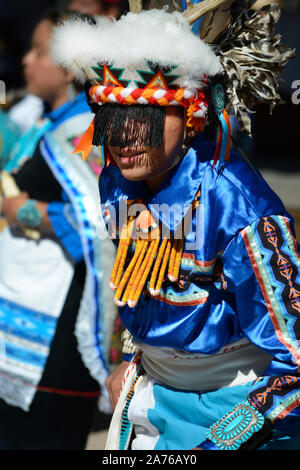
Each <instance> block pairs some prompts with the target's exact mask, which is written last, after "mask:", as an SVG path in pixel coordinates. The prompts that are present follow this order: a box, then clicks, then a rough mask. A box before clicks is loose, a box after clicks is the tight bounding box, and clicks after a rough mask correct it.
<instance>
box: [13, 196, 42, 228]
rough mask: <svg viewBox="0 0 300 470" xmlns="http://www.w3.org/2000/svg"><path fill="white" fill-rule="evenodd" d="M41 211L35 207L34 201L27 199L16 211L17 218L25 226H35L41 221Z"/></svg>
mask: <svg viewBox="0 0 300 470" xmlns="http://www.w3.org/2000/svg"><path fill="white" fill-rule="evenodd" d="M42 218H43V216H42V214H41V211H40V210H39V209H38V208H37V205H36V201H34V200H33V199H28V200H27V201H26V202H25V204H24V205H23V206H21V207H19V209H18V211H17V220H18V222H20V223H21V224H23V225H25V226H26V227H30V228H36V227H38V226H39V225H40V224H41V222H42Z"/></svg>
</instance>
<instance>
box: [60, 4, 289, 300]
mask: <svg viewBox="0 0 300 470" xmlns="http://www.w3.org/2000/svg"><path fill="white" fill-rule="evenodd" d="M157 1H159V0H157ZM164 1H168V0H164ZM170 1H171V0H170ZM172 1H173V2H174V0H172ZM129 3H130V6H131V12H130V13H128V14H127V15H126V16H124V17H122V18H121V19H120V20H119V21H117V22H113V23H112V22H110V21H109V20H106V19H99V20H98V22H97V23H95V24H92V23H89V22H88V21H78V20H76V21H73V22H72V21H71V22H67V23H65V24H64V25H62V26H59V27H58V28H57V29H56V31H55V35H54V40H53V44H52V54H53V57H54V59H55V61H56V62H57V63H58V64H60V65H62V66H64V67H66V68H67V69H68V70H70V71H71V72H73V73H74V74H75V75H76V77H77V79H78V80H80V81H81V82H83V83H86V85H87V95H88V100H89V103H90V106H91V108H92V110H93V111H94V113H95V115H96V116H95V119H94V121H93V123H92V124H91V126H90V128H89V129H88V131H87V132H86V134H85V135H84V136H83V138H82V140H81V142H80V144H79V147H78V148H77V149H75V152H82V153H83V155H84V154H87V153H88V151H89V149H90V148H91V146H92V143H94V144H96V145H99V144H101V146H102V147H106V145H105V144H107V143H108V144H110V145H112V146H114V145H115V146H120V142H121V143H122V144H123V146H125V145H127V144H128V142H136V141H137V140H138V137H139V136H138V135H136V134H135V132H136V128H139V126H138V125H135V123H139V124H140V123H143V125H144V128H145V125H146V126H148V132H145V134H144V135H143V138H144V141H143V144H144V145H150V146H153V147H155V146H160V145H161V140H162V135H163V129H164V125H163V123H164V119H163V117H164V115H163V109H165V107H166V106H177V107H179V109H180V107H181V109H182V108H184V109H185V110H186V125H187V127H190V128H191V129H193V130H194V131H195V132H199V131H201V130H202V129H203V128H204V126H205V124H206V123H207V122H210V121H212V120H213V121H215V122H217V123H218V124H219V139H218V145H217V150H216V153H215V159H214V164H216V162H217V161H219V162H220V163H222V162H223V160H224V159H225V160H226V159H228V158H229V152H230V121H229V117H228V113H231V112H234V113H235V114H236V116H237V119H238V122H239V124H240V127H241V129H242V130H245V131H247V132H248V133H250V131H251V129H250V118H249V113H251V112H252V110H253V109H254V107H255V105H256V104H257V103H258V102H261V101H265V102H268V103H269V104H270V108H271V109H272V108H273V107H274V105H275V104H276V103H277V102H278V101H279V100H280V97H279V95H278V91H277V89H278V85H279V80H280V73H281V72H282V70H283V67H284V65H285V64H286V62H287V60H288V59H289V58H290V57H292V56H293V52H292V51H291V50H288V49H286V48H284V46H283V45H282V44H281V38H280V36H278V35H275V34H274V24H275V23H276V21H277V20H278V17H279V10H278V7H277V6H276V5H265V6H263V8H261V9H255V8H256V7H258V4H257V2H254V0H204V1H202V2H201V3H200V4H194V5H192V4H189V6H188V8H187V10H185V11H184V12H183V13H182V12H179V11H174V12H172V13H167V12H166V11H165V9H163V10H158V9H154V10H150V11H143V12H141V11H140V10H141V0H129ZM260 3H263V4H265V3H268V1H266V0H260ZM204 15H205V16H204ZM201 16H204V20H203V21H202V23H201V28H200V31H199V35H195V34H194V33H193V32H192V29H191V26H190V25H191V24H192V23H193V22H195V21H196V20H198V19H199V18H200V17H201ZM194 29H195V28H194ZM126 123H127V124H126ZM128 123H129V124H128ZM132 123H134V124H132ZM126 125H127V127H126ZM124 136H125V137H124ZM130 139H131V140H130ZM145 139H146V140H145ZM146 142H147V143H146ZM121 146H122V145H121ZM199 199H200V193H199V192H198V193H197V195H196V198H195V200H194V202H193V204H192V210H196V209H197V207H198V205H199ZM133 202H134V201H127V204H128V206H130V204H131V203H133ZM107 217H108V219H109V214H108V215H107ZM134 231H136V233H137V242H136V247H135V250H134V254H133V256H132V259H131V261H130V263H129V264H128V265H127V267H126V266H125V264H126V259H127V256H128V252H129V246H130V244H131V243H132V234H133V233H134ZM183 246H184V240H183V239H177V238H176V237H175V234H171V236H170V238H167V237H165V236H163V233H162V227H161V224H160V223H159V221H157V220H154V218H153V217H152V215H151V213H150V211H149V210H148V209H146V210H143V211H142V212H141V213H140V214H139V215H138V217H137V218H134V217H131V218H129V219H128V220H126V221H125V223H124V225H123V227H122V230H121V231H120V243H119V246H118V252H117V257H116V261H115V264H114V267H113V271H112V275H111V280H110V285H111V287H112V288H113V289H114V290H115V295H114V300H115V303H116V304H117V305H119V306H124V305H125V304H126V303H127V304H128V305H129V307H135V305H136V304H137V302H138V300H139V297H140V295H141V293H142V291H143V289H144V286H145V284H146V282H147V280H148V279H149V278H150V279H149V285H148V290H149V293H150V295H151V296H158V295H160V292H161V289H162V285H163V282H164V279H165V274H166V272H167V273H168V279H169V281H170V282H176V281H177V280H178V276H179V272H180V266H181V262H182V253H183ZM150 272H151V273H152V274H151V276H150Z"/></svg>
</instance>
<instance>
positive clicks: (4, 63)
mask: <svg viewBox="0 0 300 470" xmlns="http://www.w3.org/2000/svg"><path fill="white" fill-rule="evenodd" d="M116 3H118V4H119V7H120V6H121V8H124V9H125V10H126V5H127V8H128V3H127V0H126V1H125V0H124V2H123V0H115V1H112V0H110V1H109V0H105V1H104V0H103V1H102V0H69V1H67V0H26V2H25V1H24V0H10V1H8V0H0V80H2V81H3V82H4V83H5V87H6V101H5V103H4V102H3V104H2V105H1V107H2V109H3V110H5V111H7V112H10V111H11V110H12V108H13V107H14V106H15V105H17V104H18V103H19V102H21V101H22V99H23V98H24V97H25V96H26V92H25V83H24V78H23V72H22V57H23V56H24V54H25V53H26V51H27V50H28V49H29V48H30V41H31V35H32V31H33V29H34V27H35V25H36V24H37V22H38V20H39V19H40V18H41V17H42V16H43V14H44V13H45V12H46V11H47V10H49V9H52V8H59V9H66V8H69V9H70V8H72V9H74V10H76V9H80V10H81V11H83V12H86V13H90V10H89V9H90V8H93V11H95V9H96V10H98V13H99V14H101V12H103V11H104V10H105V9H107V8H108V7H109V8H113V7H114V6H115V4H116ZM153 3H154V2H153ZM278 3H280V6H281V8H282V15H281V18H280V20H279V23H278V24H277V32H278V33H281V34H282V36H283V39H284V42H285V44H286V46H288V47H290V48H292V49H296V51H297V50H300V34H299V28H300V0H281V1H279V2H278ZM283 79H284V80H283V82H282V85H281V90H280V93H281V96H282V99H283V103H282V105H280V106H278V107H277V108H276V109H275V110H274V111H273V114H272V115H271V116H270V115H269V111H268V109H267V108H266V107H264V106H262V107H260V108H258V109H257V112H256V113H255V114H254V115H253V138H252V139H250V138H248V137H247V136H244V135H239V137H238V144H239V146H240V147H241V149H242V151H243V152H244V153H245V154H246V156H247V157H248V158H249V160H251V161H252V162H253V163H254V164H255V165H256V166H257V167H258V168H259V169H260V170H261V172H262V173H263V175H264V177H265V178H266V180H267V181H268V183H269V184H270V186H271V187H272V188H273V189H274V190H275V192H277V194H278V195H279V196H280V197H281V199H282V200H283V202H284V204H285V205H286V207H287V208H288V210H289V211H290V213H291V214H292V215H293V217H294V220H295V226H296V233H297V238H298V241H299V240H300V152H299V125H300V55H299V56H296V58H295V59H294V60H291V61H290V62H289V63H288V65H287V67H286V69H285V71H284V75H283ZM0 94H1V93H0ZM0 101H1V100H0ZM2 101H3V100H2ZM34 106H36V107H37V109H36V113H38V112H39V110H38V106H39V104H38V103H32V107H34ZM12 117H13V116H12ZM23 119H24V124H25V123H26V122H25V121H26V120H27V118H26V115H25V117H24V118H23ZM20 125H22V123H21V124H20ZM107 424H108V423H104V428H105V427H106V425H107ZM105 435H106V431H105V429H104V430H101V429H99V427H97V424H95V429H94V430H93V432H92V433H91V436H90V439H89V441H88V444H87V449H93V448H97V449H99V448H103V447H102V446H103V445H104V439H105Z"/></svg>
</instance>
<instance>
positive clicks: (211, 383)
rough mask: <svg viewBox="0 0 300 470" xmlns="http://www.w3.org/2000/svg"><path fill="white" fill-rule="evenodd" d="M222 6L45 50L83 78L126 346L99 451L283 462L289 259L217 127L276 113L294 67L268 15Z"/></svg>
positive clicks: (292, 425) (68, 34) (257, 188)
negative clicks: (207, 453) (223, 453)
mask: <svg viewBox="0 0 300 470" xmlns="http://www.w3.org/2000/svg"><path fill="white" fill-rule="evenodd" d="M225 1H226V0H224V1H223V2H222V1H220V2H218V3H219V10H217V11H216V2H215V1H211V2H210V1H208V2H205V6H203V8H202V7H200V6H199V7H196V8H195V7H193V8H191V7H189V8H188V10H187V12H185V15H184V16H185V17H182V16H181V15H180V13H178V12H175V13H168V12H166V11H165V10H152V11H147V12H140V13H138V14H134V13H131V14H128V15H126V16H123V17H122V18H121V19H120V21H117V22H112V23H108V24H107V25H105V27H104V26H103V25H101V26H99V27H98V28H91V27H90V25H84V24H82V22H78V23H74V22H73V23H72V24H67V25H64V26H61V27H58V28H56V31H55V34H54V38H53V44H52V46H51V49H52V53H53V57H54V60H55V62H56V63H57V64H60V65H62V66H65V67H66V70H70V71H72V72H74V73H76V74H78V77H80V78H81V79H82V80H84V77H85V82H86V88H87V90H88V93H87V98H88V102H89V104H90V106H91V110H92V111H93V113H94V114H95V118H94V121H93V126H92V127H90V128H89V130H88V134H85V135H86V136H87V135H89V137H90V139H89V140H87V141H86V140H84V141H83V142H82V146H81V144H79V147H78V149H79V148H82V151H83V150H84V149H86V148H89V147H88V145H87V144H88V143H89V144H90V145H91V146H92V144H93V145H96V146H98V145H101V146H102V147H104V155H105V158H106V165H105V168H104V169H103V171H102V172H101V175H100V181H99V189H100V195H101V201H102V206H101V209H102V213H103V214H104V216H105V220H106V222H107V228H108V232H109V233H110V234H112V238H113V240H114V242H115V244H116V245H118V251H117V255H116V260H115V264H114V268H113V271H112V275H111V278H110V286H111V288H112V289H113V291H114V302H115V304H116V305H118V307H119V315H120V318H121V321H122V323H123V325H124V326H125V327H126V329H127V332H126V335H124V353H125V354H124V363H122V364H121V365H120V367H119V368H118V369H116V371H115V373H114V374H113V375H112V376H111V377H110V379H108V380H107V386H108V389H109V393H110V396H111V400H112V404H113V406H114V407H115V412H114V416H113V418H112V422H111V427H110V431H109V434H108V440H107V444H106V449H107V450H116V449H120V450H124V449H128V448H131V449H132V450H188V449H195V450H199V449H205V450H215V451H218V450H255V449H268V450H270V449H274V450H282V449H299V441H300V406H299V394H300V376H299V371H300V350H299V339H300V338H299V326H298V325H299V314H300V274H299V273H300V263H299V261H300V251H299V248H300V247H299V245H298V244H297V241H296V239H295V230H294V224H293V219H292V217H291V216H290V214H289V213H288V211H287V210H286V208H285V207H284V205H283V203H282V202H281V200H280V199H279V197H278V196H277V195H276V194H275V193H274V192H273V191H272V190H271V188H270V187H269V186H268V185H267V183H266V182H265V181H264V179H263V178H262V176H261V175H260V174H259V173H258V171H257V170H256V169H255V168H254V167H251V165H249V163H248V162H247V161H246V160H245V159H243V158H242V156H240V155H239V154H238V153H237V152H235V151H234V150H231V145H230V144H231V142H230V134H231V133H230V121H229V116H228V112H229V113H230V112H231V111H232V110H233V109H234V111H235V113H236V115H237V118H238V122H239V128H240V130H245V131H246V130H248V132H250V131H251V121H250V119H249V116H248V113H249V111H250V110H253V109H255V105H256V104H257V103H258V102H260V101H261V100H263V101H264V102H265V103H267V104H269V105H272V106H274V105H275V104H276V103H278V102H280V97H279V96H278V94H277V86H276V84H277V85H278V83H279V81H280V80H279V79H280V75H281V73H282V70H283V68H284V66H285V65H286V64H287V62H288V60H289V59H291V58H292V57H293V56H294V52H293V51H292V50H291V49H288V48H286V47H285V46H284V44H283V43H282V42H281V37H280V35H277V34H275V28H274V25H275V23H276V22H277V20H278V18H279V13H280V11H279V9H278V7H277V6H276V5H274V4H272V5H266V6H265V7H264V8H263V9H262V10H260V9H258V10H256V7H255V4H254V1H255V0H249V1H247V2H244V1H243V2H240V1H239V0H234V1H233V3H232V5H231V8H230V10H227V11H226V10H225V8H224V5H223V3H225ZM265 3H269V2H265ZM208 11H209V12H210V14H211V17H210V25H212V28H213V27H214V26H215V24H216V23H215V21H214V20H215V15H217V14H221V16H222V15H225V14H226V15H227V17H225V18H224V17H223V19H224V23H223V26H222V29H221V31H220V23H218V30H217V31H216V30H209V32H208V31H207V32H206V34H204V35H203V39H202V40H201V39H199V37H197V36H195V35H194V34H193V32H192V28H191V25H190V24H189V23H191V22H192V21H193V20H196V19H197V16H198V17H200V16H201V15H203V14H204V13H207V12H208ZM195 12H196V13H197V14H195ZM249 31H251V34H250V33H249ZM84 32H85V34H84ZM216 33H217V34H216ZM212 34H214V35H215V36H214V37H215V41H214V43H213V47H211V44H212V42H211V40H210V38H211V35H212ZM82 38H84V40H82ZM204 39H205V40H206V42H205V40H204ZM112 43H113V44H114V47H113V48H112V47H111V44H112ZM262 44H263V47H262ZM71 46H72V47H71ZM70 49H72V52H70ZM85 52H87V53H86V55H84V53H85ZM233 57H234V59H233ZM79 61H80V67H78V62H79ZM262 64H264V65H263V66H262ZM95 72H96V73H97V78H96V77H95ZM93 73H94V75H92V74H93ZM91 77H92V80H91ZM272 106H270V107H272ZM208 122H211V123H215V124H217V125H218V128H219V138H218V143H217V145H216V144H215V143H214V142H210V141H208V140H207V138H206V136H205V134H204V132H203V131H204V129H205V126H206V125H207V123H208ZM130 338H131V340H132V341H131V344H130ZM134 349H137V350H136V352H134ZM132 354H133V357H132V362H131V364H130V365H129V364H128V362H127V361H128V360H130V356H131V355H132Z"/></svg>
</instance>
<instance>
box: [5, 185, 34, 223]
mask: <svg viewBox="0 0 300 470" xmlns="http://www.w3.org/2000/svg"><path fill="white" fill-rule="evenodd" d="M28 198H29V195H28V193H26V192H25V191H22V192H21V193H20V194H19V195H18V196H14V197H5V198H4V199H3V207H2V211H3V214H4V216H5V218H6V221H7V223H8V225H16V224H17V223H18V221H17V212H18V209H19V208H20V207H22V206H23V205H24V204H25V202H26V201H27V199H28Z"/></svg>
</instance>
